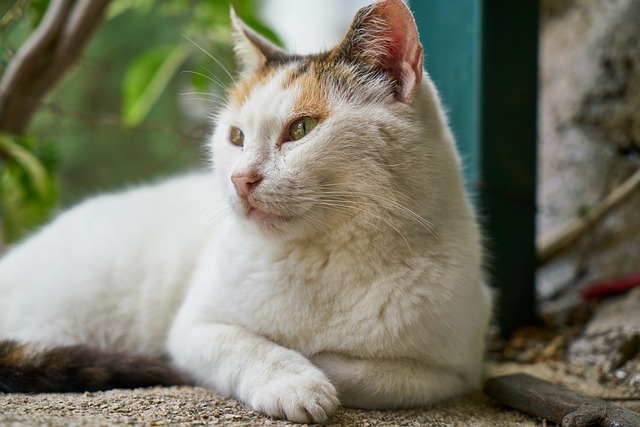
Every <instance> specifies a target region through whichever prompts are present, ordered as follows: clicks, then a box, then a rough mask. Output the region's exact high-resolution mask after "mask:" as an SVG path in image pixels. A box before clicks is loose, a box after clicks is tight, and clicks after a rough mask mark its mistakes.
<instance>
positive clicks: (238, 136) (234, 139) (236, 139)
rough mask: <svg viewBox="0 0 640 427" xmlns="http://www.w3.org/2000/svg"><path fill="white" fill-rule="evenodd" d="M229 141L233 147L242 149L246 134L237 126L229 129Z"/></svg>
mask: <svg viewBox="0 0 640 427" xmlns="http://www.w3.org/2000/svg"><path fill="white" fill-rule="evenodd" d="M229 141H231V143H232V144H233V145H237V146H238V147H242V146H243V145H244V133H243V132H242V131H241V130H240V128H237V127H235V126H231V128H230V129H229Z"/></svg>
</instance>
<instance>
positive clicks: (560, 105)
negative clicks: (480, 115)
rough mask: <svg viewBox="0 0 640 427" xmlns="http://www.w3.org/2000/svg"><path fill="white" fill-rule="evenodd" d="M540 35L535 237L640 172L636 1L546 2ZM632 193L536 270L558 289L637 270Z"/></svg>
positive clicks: (639, 244) (541, 286)
mask: <svg viewBox="0 0 640 427" xmlns="http://www.w3.org/2000/svg"><path fill="white" fill-rule="evenodd" d="M543 6H544V8H543V14H542V16H543V25H542V32H541V39H540V65H541V75H540V108H539V138H540V139H539V183H538V184H539V185H538V233H540V234H546V233H548V232H550V231H552V230H556V229H558V228H559V227H561V226H562V225H563V224H565V223H566V222H567V221H569V220H570V219H572V218H574V217H575V216H580V215H581V214H584V213H586V212H588V211H589V209H590V208H591V207H593V206H594V205H595V204H597V203H598V202H599V201H601V200H602V199H603V198H604V197H605V196H606V195H607V194H608V193H609V192H611V190H612V189H613V188H615V187H616V186H617V185H619V184H620V183H622V182H623V181H624V180H625V179H627V178H628V177H629V176H631V175H632V174H633V173H634V172H635V171H637V170H638V169H639V168H640V114H638V112H639V111H640V25H638V22H640V1H637V0H616V1H614V0H580V1H577V0H545V1H544V3H543ZM638 212H640V191H636V193H635V194H633V195H632V196H631V197H629V198H628V199H626V200H625V202H624V203H623V204H622V205H620V206H618V207H617V208H615V209H614V210H613V211H612V212H611V213H610V214H609V215H608V216H606V217H605V219H604V220H603V221H602V222H601V223H599V224H598V225H597V226H596V227H594V229H593V230H590V231H588V232H587V234H586V235H585V236H584V237H583V238H581V239H580V240H579V241H578V243H577V244H576V245H575V246H574V247H573V248H572V249H571V250H569V251H567V252H566V253H564V254H562V255H560V256H558V257H557V258H556V259H554V260H553V261H552V262H551V263H549V264H548V265H545V266H544V267H543V268H541V269H539V272H538V290H539V292H540V293H541V295H542V296H543V297H544V296H546V295H551V294H553V293H554V292H555V291H556V290H557V289H558V288H560V287H563V286H567V285H573V286H577V287H580V286H581V285H583V284H586V283H587V282H591V281H593V280H599V279H608V278H614V277H620V276H625V275H629V274H633V273H636V272H637V271H638V266H640V221H638Z"/></svg>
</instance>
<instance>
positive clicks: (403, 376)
mask: <svg viewBox="0 0 640 427" xmlns="http://www.w3.org/2000/svg"><path fill="white" fill-rule="evenodd" d="M311 360H312V361H313V362H314V363H315V364H316V366H319V367H320V368H322V370H323V371H324V372H325V373H326V374H327V376H328V377H329V378H330V379H331V382H332V383H333V384H334V385H335V386H336V388H337V389H338V392H339V394H340V400H341V403H342V404H343V405H344V406H346V407H351V408H361V409H393V408H403V407H404V408H407V407H415V406H424V405H429V404H431V403H434V402H437V401H439V400H443V399H446V398H449V397H452V396H455V395H458V394H460V393H462V392H464V391H467V390H469V389H471V388H472V387H474V386H476V385H477V384H476V383H477V382H478V380H479V378H478V379H476V378H469V377H468V373H466V374H464V373H462V372H461V371H459V370H456V369H455V368H453V367H451V366H449V367H445V366H428V365H426V364H424V363H421V362H418V361H416V360H412V359H409V358H406V359H405V358H402V359H360V358H352V357H349V356H345V355H340V354H336V353H320V354H317V355H315V356H313V357H312V358H311ZM478 377H479V375H478Z"/></svg>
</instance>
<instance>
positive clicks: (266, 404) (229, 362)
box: [169, 316, 339, 423]
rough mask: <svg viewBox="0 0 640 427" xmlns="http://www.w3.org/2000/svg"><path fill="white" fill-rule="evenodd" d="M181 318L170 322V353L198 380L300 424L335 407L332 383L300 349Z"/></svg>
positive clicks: (236, 329)
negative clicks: (292, 348)
mask: <svg viewBox="0 0 640 427" xmlns="http://www.w3.org/2000/svg"><path fill="white" fill-rule="evenodd" d="M179 317H180V316H179ZM182 317H183V319H180V318H179V319H178V320H177V321H176V323H175V324H174V326H173V327H172V330H171V333H170V337H169V352H170V354H171V357H172V359H173V362H174V363H175V364H176V365H177V367H178V368H180V369H181V370H182V371H183V372H185V373H187V374H188V375H190V376H191V377H192V378H193V379H194V381H195V382H196V383H198V384H199V385H202V386H205V387H210V388H212V389H214V390H215V391H217V392H219V393H222V394H224V395H226V396H230V397H235V398H237V399H239V400H241V401H242V402H244V403H246V404H248V405H249V406H251V407H252V408H253V409H255V410H258V411H260V412H264V413H265V414H267V415H270V416H274V417H279V418H286V419H288V420H290V421H295V422H300V423H309V422H312V423H319V422H324V421H326V420H327V419H328V418H329V416H331V415H332V414H333V413H334V412H335V411H336V409H337V408H338V406H339V401H338V397H337V392H336V389H335V387H334V386H333V385H332V384H331V382H330V381H329V379H328V378H327V377H326V375H325V374H324V373H323V372H322V371H321V370H320V369H318V368H317V367H316V366H314V365H313V364H312V363H311V362H310V361H309V360H308V359H307V358H306V357H304V356H302V355H301V354H300V353H298V352H296V351H293V350H290V349H287V348H284V347H281V346H279V345H277V344H275V343H273V342H271V341H269V340H267V339H266V338H264V337H262V336H259V335H256V334H254V333H252V332H250V331H248V330H247V329H245V328H243V327H240V326H235V325H228V324H216V323H199V322H197V321H196V320H195V319H193V318H191V319H189V320H187V319H184V317H187V316H182Z"/></svg>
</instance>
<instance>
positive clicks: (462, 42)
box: [411, 0, 538, 336]
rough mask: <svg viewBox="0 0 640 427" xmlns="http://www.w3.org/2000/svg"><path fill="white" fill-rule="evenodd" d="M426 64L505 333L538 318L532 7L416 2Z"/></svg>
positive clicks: (459, 0) (528, 2)
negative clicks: (479, 232)
mask: <svg viewBox="0 0 640 427" xmlns="http://www.w3.org/2000/svg"><path fill="white" fill-rule="evenodd" d="M411 8H412V9H413V11H414V13H415V16H416V21H417V23H418V27H419V29H420V33H421V37H422V40H421V41H422V44H423V46H424V48H425V65H426V68H427V71H428V72H429V73H430V75H431V77H432V79H433V80H434V82H435V84H436V86H437V87H438V88H439V90H440V94H441V97H442V100H443V102H444V104H445V106H446V107H447V109H448V112H449V114H448V115H449V120H450V122H451V126H452V128H453V132H454V134H455V136H456V139H457V141H458V146H459V148H460V150H461V152H462V155H463V159H464V161H465V164H466V167H465V178H466V179H467V181H468V182H470V183H471V184H474V185H473V187H474V188H479V189H480V193H479V194H478V199H476V204H477V206H478V208H479V210H480V213H481V217H482V219H483V228H484V231H485V234H486V238H487V246H488V250H489V253H490V255H489V257H488V263H489V265H488V269H489V275H490V282H491V284H492V285H493V287H494V288H496V289H497V295H498V297H497V310H496V314H497V320H498V323H499V325H500V327H501V331H502V333H503V335H505V336H508V335H509V334H510V333H511V332H513V331H514V330H515V329H516V328H518V327H521V326H524V325H528V324H531V323H533V322H534V321H535V266H536V262H535V182H536V116H537V115H536V109H537V49H538V44H537V31H538V3H537V1H536V0H523V1H510V2H505V1H500V0H455V1H451V0H414V1H413V2H411Z"/></svg>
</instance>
